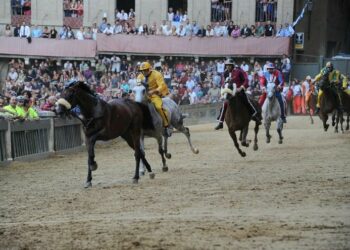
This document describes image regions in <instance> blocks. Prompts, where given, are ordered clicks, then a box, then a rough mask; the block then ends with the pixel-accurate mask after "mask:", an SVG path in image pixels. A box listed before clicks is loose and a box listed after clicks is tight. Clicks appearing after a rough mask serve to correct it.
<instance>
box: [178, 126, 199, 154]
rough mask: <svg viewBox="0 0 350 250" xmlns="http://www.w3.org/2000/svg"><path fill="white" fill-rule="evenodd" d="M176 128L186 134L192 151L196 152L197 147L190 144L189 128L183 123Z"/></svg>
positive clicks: (197, 151)
mask: <svg viewBox="0 0 350 250" xmlns="http://www.w3.org/2000/svg"><path fill="white" fill-rule="evenodd" d="M176 129H177V130H178V131H180V132H181V133H183V134H184V135H185V136H186V138H187V141H188V144H189V145H190V148H191V150H192V152H193V153H194V154H198V153H199V150H198V149H197V148H195V147H193V145H192V141H191V134H190V130H189V129H188V128H187V127H184V126H183V125H181V126H180V127H177V128H176Z"/></svg>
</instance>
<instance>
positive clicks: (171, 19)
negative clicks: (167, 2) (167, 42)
mask: <svg viewBox="0 0 350 250" xmlns="http://www.w3.org/2000/svg"><path fill="white" fill-rule="evenodd" d="M173 19H174V11H173V8H172V7H169V10H168V22H170V23H171V22H172V21H173Z"/></svg>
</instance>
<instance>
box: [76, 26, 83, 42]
mask: <svg viewBox="0 0 350 250" xmlns="http://www.w3.org/2000/svg"><path fill="white" fill-rule="evenodd" d="M75 37H76V38H77V40H84V27H83V26H81V27H80V29H79V30H78V31H77V33H76V35H75Z"/></svg>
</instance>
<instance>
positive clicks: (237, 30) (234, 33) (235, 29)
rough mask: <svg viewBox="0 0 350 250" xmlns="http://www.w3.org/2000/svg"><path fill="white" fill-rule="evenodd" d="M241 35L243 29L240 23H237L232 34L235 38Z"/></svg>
mask: <svg viewBox="0 0 350 250" xmlns="http://www.w3.org/2000/svg"><path fill="white" fill-rule="evenodd" d="M240 35H241V30H240V28H239V26H238V25H235V28H234V29H233V30H232V32H231V36H232V37H233V38H237V37H240Z"/></svg>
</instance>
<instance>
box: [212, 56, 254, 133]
mask: <svg viewBox="0 0 350 250" xmlns="http://www.w3.org/2000/svg"><path fill="white" fill-rule="evenodd" d="M225 65H226V67H227V69H229V68H230V67H232V65H234V64H233V61H232V60H230V59H228V60H226V61H225ZM224 74H225V73H224ZM225 81H226V82H227V83H226V85H225V88H229V89H233V84H236V86H237V94H239V96H241V100H242V101H243V103H244V104H245V105H246V107H247V108H248V110H249V113H250V115H251V117H252V119H253V120H254V121H258V122H260V120H261V119H260V118H259V117H257V115H258V112H257V110H256V109H255V107H254V105H253V104H252V103H251V102H250V100H249V98H248V96H247V95H246V93H245V89H246V88H248V76H247V74H246V73H245V72H244V71H243V70H242V69H241V68H240V67H239V66H238V65H234V68H233V70H232V71H231V73H230V74H228V77H226V80H225ZM227 105H228V101H227V99H226V98H225V100H224V103H223V105H222V107H221V109H220V114H219V116H218V121H219V123H218V125H216V127H215V129H216V130H219V129H222V128H223V127H224V124H223V123H224V120H225V114H226V110H227Z"/></svg>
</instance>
